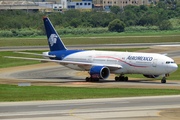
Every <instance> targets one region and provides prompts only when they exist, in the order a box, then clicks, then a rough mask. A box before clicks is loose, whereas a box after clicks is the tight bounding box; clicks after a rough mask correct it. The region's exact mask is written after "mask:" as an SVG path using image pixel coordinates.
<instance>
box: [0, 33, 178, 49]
mask: <svg viewBox="0 0 180 120" xmlns="http://www.w3.org/2000/svg"><path fill="white" fill-rule="evenodd" d="M116 34H117V35H116ZM119 34H120V33H114V34H113V33H111V34H110V37H108V34H104V35H102V36H101V35H97V36H98V37H102V38H98V37H96V36H95V35H89V36H86V37H75V38H73V37H62V40H63V42H64V44H65V45H88V44H123V43H162V42H180V36H153V37H145V36H146V34H141V35H142V36H135V35H134V34H133V33H131V34H128V35H127V36H125V35H124V36H122V37H118V36H120V35H119ZM179 34H180V32H178V33H177V35H179ZM133 35H134V37H133ZM156 35H160V34H156ZM115 36H117V37H115ZM45 45H48V43H47V38H46V37H42V38H39V37H36V38H0V47H5V46H45Z"/></svg>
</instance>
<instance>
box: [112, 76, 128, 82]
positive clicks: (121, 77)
mask: <svg viewBox="0 0 180 120" xmlns="http://www.w3.org/2000/svg"><path fill="white" fill-rule="evenodd" d="M115 81H128V77H124V76H123V75H120V76H119V77H118V76H116V77H115Z"/></svg>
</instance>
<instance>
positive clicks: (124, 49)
mask: <svg viewBox="0 0 180 120" xmlns="http://www.w3.org/2000/svg"><path fill="white" fill-rule="evenodd" d="M144 49H149V47H147V48H110V49H95V50H100V51H124V52H125V51H128V52H134V51H138V50H144Z"/></svg>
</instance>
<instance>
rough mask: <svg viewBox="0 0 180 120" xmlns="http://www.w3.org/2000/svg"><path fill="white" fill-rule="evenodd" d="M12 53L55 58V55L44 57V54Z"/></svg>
mask: <svg viewBox="0 0 180 120" xmlns="http://www.w3.org/2000/svg"><path fill="white" fill-rule="evenodd" d="M14 53H20V54H27V55H37V56H42V57H50V58H55V57H56V56H55V55H44V54H36V53H27V52H17V51H15V52H14Z"/></svg>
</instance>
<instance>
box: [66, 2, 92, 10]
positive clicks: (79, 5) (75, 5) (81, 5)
mask: <svg viewBox="0 0 180 120" xmlns="http://www.w3.org/2000/svg"><path fill="white" fill-rule="evenodd" d="M67 2H68V3H67V4H68V9H78V10H81V11H91V10H92V0H67Z"/></svg>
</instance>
